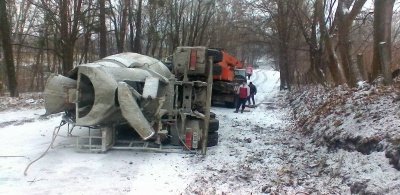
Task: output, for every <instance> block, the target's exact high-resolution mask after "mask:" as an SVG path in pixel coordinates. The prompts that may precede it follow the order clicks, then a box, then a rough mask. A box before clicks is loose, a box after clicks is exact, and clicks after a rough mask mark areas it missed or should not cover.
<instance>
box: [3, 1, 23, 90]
mask: <svg viewBox="0 0 400 195" xmlns="http://www.w3.org/2000/svg"><path fill="white" fill-rule="evenodd" d="M7 13H8V12H7V5H6V1H5V0H0V26H1V28H0V32H1V37H2V38H3V41H2V42H3V52H4V58H5V59H4V61H5V66H4V67H5V68H6V73H7V78H8V89H9V91H10V96H11V97H18V96H19V93H18V82H17V77H16V75H15V67H14V56H13V50H12V43H11V36H10V33H11V28H10V24H9V22H8V18H7V17H8V16H7Z"/></svg>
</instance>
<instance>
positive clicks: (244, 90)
mask: <svg viewBox="0 0 400 195" xmlns="http://www.w3.org/2000/svg"><path fill="white" fill-rule="evenodd" d="M237 94H238V96H239V97H238V98H239V100H238V104H237V105H236V110H235V113H238V112H239V108H240V106H242V110H241V113H243V110H244V108H245V107H246V102H247V98H248V97H249V95H250V88H249V86H247V82H246V81H243V83H242V84H241V85H240V86H239V88H238V90H237Z"/></svg>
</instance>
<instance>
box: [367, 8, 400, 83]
mask: <svg viewBox="0 0 400 195" xmlns="http://www.w3.org/2000/svg"><path fill="white" fill-rule="evenodd" d="M394 2H395V1H394V0H387V1H375V3H374V57H373V61H372V79H375V78H376V77H377V76H378V75H379V74H384V76H385V83H386V84H390V83H391V78H390V77H389V75H390V74H389V75H388V73H389V72H390V65H389V64H390V62H391V52H390V51H391V45H392V42H391V27H392V26H391V24H392V15H393V6H394ZM382 42H384V43H385V44H384V46H383V47H382V48H380V43H382ZM385 64H386V66H385ZM385 73H386V74H385Z"/></svg>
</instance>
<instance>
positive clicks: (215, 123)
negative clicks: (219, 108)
mask: <svg viewBox="0 0 400 195" xmlns="http://www.w3.org/2000/svg"><path fill="white" fill-rule="evenodd" d="M218 129H219V120H218V119H215V118H213V119H210V122H209V124H208V132H209V133H213V132H216V131H218Z"/></svg>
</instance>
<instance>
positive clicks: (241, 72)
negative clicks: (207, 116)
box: [211, 49, 246, 108]
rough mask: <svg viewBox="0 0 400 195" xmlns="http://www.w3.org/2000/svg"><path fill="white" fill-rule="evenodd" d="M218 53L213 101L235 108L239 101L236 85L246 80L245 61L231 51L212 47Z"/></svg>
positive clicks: (214, 73)
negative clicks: (234, 55) (230, 52)
mask: <svg viewBox="0 0 400 195" xmlns="http://www.w3.org/2000/svg"><path fill="white" fill-rule="evenodd" d="M212 50H213V52H215V53H218V57H219V58H221V60H218V61H219V62H218V63H215V64H214V67H213V89H212V97H211V101H212V102H220V103H221V102H222V103H225V105H226V106H227V107H230V108H233V107H235V105H236V103H237V100H238V98H237V94H236V90H235V89H236V87H237V86H239V85H240V84H241V83H242V82H243V81H246V74H245V69H244V68H243V67H244V66H243V62H242V61H240V60H239V59H237V58H235V57H233V56H232V55H230V54H229V53H227V52H225V51H223V50H220V49H212Z"/></svg>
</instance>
